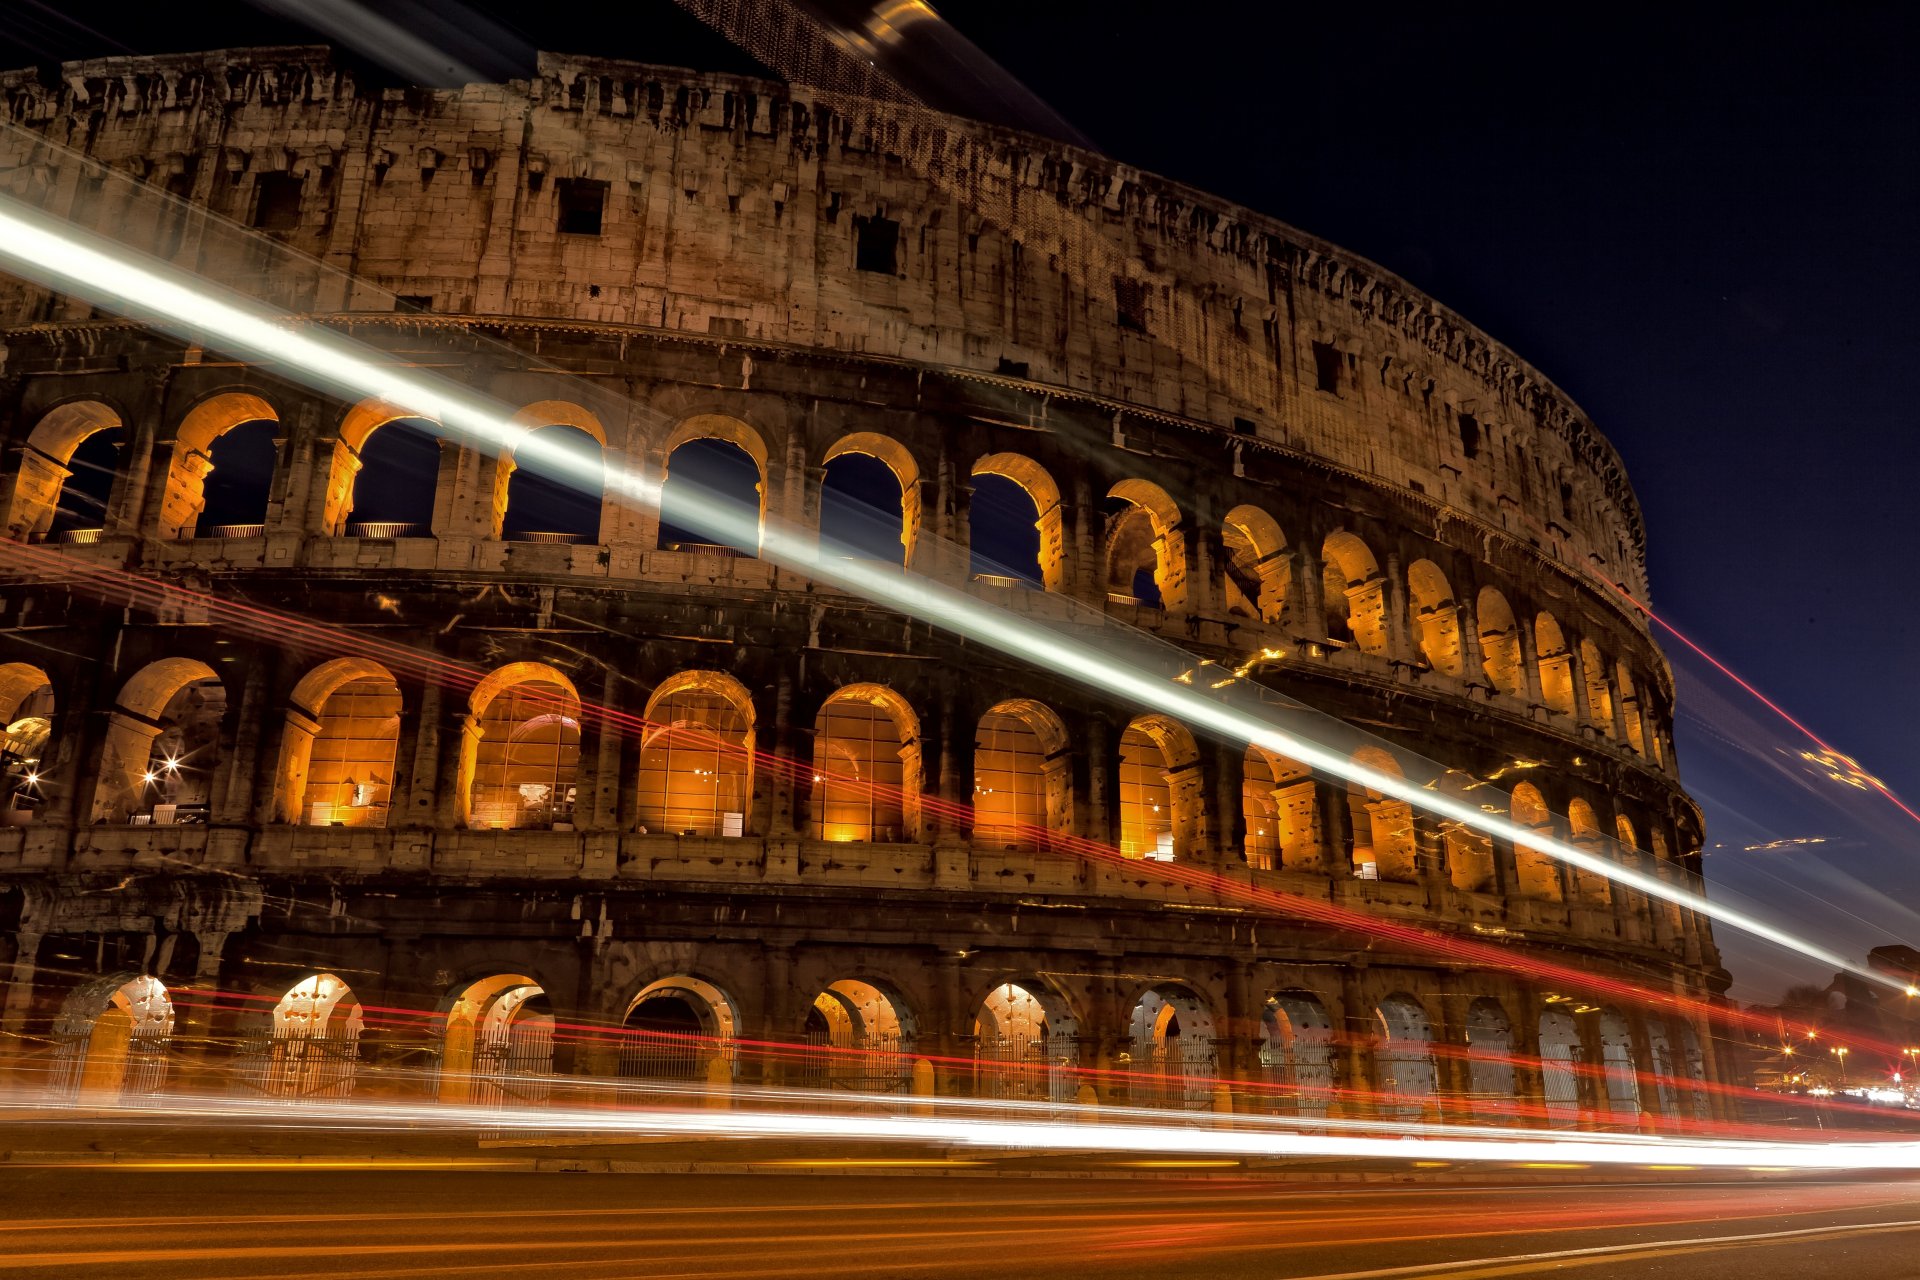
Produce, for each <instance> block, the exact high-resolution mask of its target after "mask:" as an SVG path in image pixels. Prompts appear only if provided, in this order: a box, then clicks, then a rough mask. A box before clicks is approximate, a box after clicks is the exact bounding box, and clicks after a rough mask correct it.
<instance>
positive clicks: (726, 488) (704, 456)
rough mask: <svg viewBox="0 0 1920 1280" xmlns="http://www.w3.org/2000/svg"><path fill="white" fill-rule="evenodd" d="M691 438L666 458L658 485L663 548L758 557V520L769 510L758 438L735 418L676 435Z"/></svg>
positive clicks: (690, 426) (697, 423) (701, 422)
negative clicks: (722, 432) (728, 552)
mask: <svg viewBox="0 0 1920 1280" xmlns="http://www.w3.org/2000/svg"><path fill="white" fill-rule="evenodd" d="M723 426H725V427H730V428H731V430H729V431H728V432H727V433H726V434H724V435H722V434H712V435H707V434H693V435H689V436H687V438H685V439H684V440H682V441H681V442H680V443H678V444H674V445H672V446H671V447H670V448H669V450H668V452H667V455H666V479H665V481H664V482H663V483H662V484H661V486H660V546H661V547H663V548H665V549H668V550H693V549H708V550H711V549H714V548H722V549H725V550H729V551H733V552H736V553H738V554H740V555H744V556H756V555H759V554H760V518H761V515H762V513H763V512H764V511H765V510H766V504H765V494H766V470H765V467H766V451H765V446H764V445H762V444H760V441H759V437H758V436H755V435H752V434H751V433H748V432H746V431H745V428H743V427H741V425H740V424H738V423H734V422H733V421H732V419H712V420H709V419H695V420H694V422H692V423H687V424H683V425H682V427H681V428H680V431H679V432H676V433H675V434H676V435H679V434H682V433H685V432H689V431H693V432H700V431H705V430H709V429H711V430H713V431H716V432H717V431H719V430H720V429H721V428H722V427H723Z"/></svg>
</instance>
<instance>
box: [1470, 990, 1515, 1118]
mask: <svg viewBox="0 0 1920 1280" xmlns="http://www.w3.org/2000/svg"><path fill="white" fill-rule="evenodd" d="M1467 1099H1468V1104H1469V1105H1470V1106H1471V1107H1472V1108H1473V1109H1474V1110H1475V1111H1476V1112H1479V1113H1480V1114H1482V1115H1487V1116H1498V1115H1504V1114H1509V1113H1510V1112H1511V1111H1512V1109H1513V1023H1512V1021H1511V1020H1510V1019H1508V1017H1507V1011H1506V1009H1505V1008H1503V1007H1502V1006H1501V1004H1500V1002H1499V1001H1498V1000H1495V999H1494V998H1493V997H1491V996H1481V997H1480V998H1479V999H1477V1000H1475V1001H1474V1002H1473V1003H1472V1004H1471V1005H1469V1006H1468V1007H1467Z"/></svg>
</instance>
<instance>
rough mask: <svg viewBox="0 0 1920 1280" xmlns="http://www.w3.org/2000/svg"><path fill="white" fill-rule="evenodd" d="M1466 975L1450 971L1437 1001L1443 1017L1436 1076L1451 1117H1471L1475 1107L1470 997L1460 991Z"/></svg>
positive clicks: (1437, 1023)
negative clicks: (1471, 1100) (1469, 1041)
mask: <svg viewBox="0 0 1920 1280" xmlns="http://www.w3.org/2000/svg"><path fill="white" fill-rule="evenodd" d="M1465 976H1466V975H1464V974H1463V973H1461V972H1460V971H1458V970H1454V971H1452V972H1450V973H1448V974H1447V988H1446V990H1443V991H1442V992H1441V993H1440V998H1439V999H1438V1001H1436V1003H1437V1005H1438V1007H1439V1008H1438V1012H1439V1016H1438V1017H1437V1018H1435V1020H1434V1025H1433V1040H1434V1055H1433V1065H1434V1075H1435V1077H1436V1079H1437V1082H1438V1085H1439V1092H1440V1098H1439V1102H1440V1107H1441V1110H1442V1114H1443V1115H1444V1116H1445V1118H1447V1119H1449V1120H1469V1119H1471V1118H1472V1108H1471V1106H1470V1105H1469V1103H1468V1101H1467V1095H1468V1094H1469V1093H1471V1092H1472V1090H1473V1064H1472V1061H1471V1059H1470V1057H1469V1056H1468V1055H1469V1051H1470V1048H1471V1046H1469V1045H1468V1044H1467V1004H1468V1001H1469V996H1468V994H1467V993H1466V992H1464V991H1462V990H1460V983H1461V981H1462V980H1463V979H1464V978H1465Z"/></svg>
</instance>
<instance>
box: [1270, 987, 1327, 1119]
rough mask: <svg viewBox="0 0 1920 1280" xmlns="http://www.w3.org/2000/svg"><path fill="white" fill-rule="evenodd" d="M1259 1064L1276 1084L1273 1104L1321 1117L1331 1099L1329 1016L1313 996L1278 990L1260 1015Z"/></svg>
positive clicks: (1281, 1109)
mask: <svg viewBox="0 0 1920 1280" xmlns="http://www.w3.org/2000/svg"><path fill="white" fill-rule="evenodd" d="M1260 1066H1261V1067H1262V1068H1263V1069H1264V1070H1265V1072H1266V1077H1267V1082H1268V1083H1269V1084H1272V1085H1274V1086H1276V1092H1275V1094H1274V1095H1273V1101H1274V1102H1275V1103H1276V1104H1277V1105H1276V1106H1275V1107H1274V1109H1275V1110H1277V1111H1279V1112H1281V1113H1282V1114H1288V1115H1296V1116H1310V1117H1313V1118H1315V1119H1318V1118H1321V1117H1324V1116H1325V1115H1326V1114H1327V1108H1328V1106H1329V1105H1330V1104H1331V1103H1332V1101H1333V1019H1332V1018H1331V1017H1330V1016H1328V1014H1327V1010H1326V1006H1325V1005H1323V1004H1321V1003H1320V1000H1319V998H1318V997H1317V996H1313V995H1309V994H1308V993H1306V992H1304V991H1282V992H1281V993H1279V994H1278V995H1276V996H1271V997H1269V998H1268V1000H1267V1004H1266V1008H1265V1010H1264V1011H1263V1012H1262V1014H1261V1017H1260Z"/></svg>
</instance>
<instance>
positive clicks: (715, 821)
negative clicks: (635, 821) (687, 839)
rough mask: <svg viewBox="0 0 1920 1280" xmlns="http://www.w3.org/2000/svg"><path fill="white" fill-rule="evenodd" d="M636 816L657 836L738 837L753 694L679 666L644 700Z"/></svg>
mask: <svg viewBox="0 0 1920 1280" xmlns="http://www.w3.org/2000/svg"><path fill="white" fill-rule="evenodd" d="M646 720H647V723H646V727H645V728H644V729H643V730H642V733H641V739H640V789H639V818H640V826H641V827H642V829H644V830H646V831H649V832H654V833H658V834H662V835H681V836H741V835H745V834H746V824H747V814H748V811H749V809H750V808H751V806H752V803H753V743H754V721H753V699H752V698H750V697H749V696H748V694H747V691H746V689H745V688H743V687H742V686H741V684H740V682H739V681H738V680H735V679H734V678H733V677H732V676H729V675H723V674H722V673H720V672H718V671H682V672H680V673H679V674H677V675H674V676H672V677H670V678H668V679H667V680H665V681H663V682H662V683H661V685H660V687H659V688H657V689H655V690H654V691H653V696H652V697H651V698H649V699H648V700H647V713H646Z"/></svg>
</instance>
